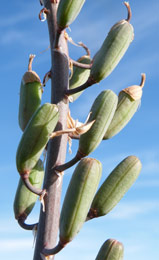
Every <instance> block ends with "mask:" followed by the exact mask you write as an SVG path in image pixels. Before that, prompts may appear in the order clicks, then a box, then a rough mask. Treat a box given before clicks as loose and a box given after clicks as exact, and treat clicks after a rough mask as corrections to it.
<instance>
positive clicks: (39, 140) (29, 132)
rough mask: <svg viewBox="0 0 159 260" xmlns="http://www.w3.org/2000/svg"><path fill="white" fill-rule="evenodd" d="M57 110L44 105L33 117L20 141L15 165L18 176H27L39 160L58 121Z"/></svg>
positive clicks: (49, 105)
mask: <svg viewBox="0 0 159 260" xmlns="http://www.w3.org/2000/svg"><path fill="white" fill-rule="evenodd" d="M58 115H59V113H58V108H57V106H56V105H54V104H49V103H45V104H44V105H42V106H41V107H40V108H39V109H38V110H37V111H36V112H35V113H34V115H33V117H32V118H31V120H30V121H29V123H28V125H27V127H26V128H25V131H24V133H23V135H22V138H21V140H20V143H19V146H18V149H17V154H16V165H17V170H18V172H19V173H20V175H25V174H29V172H30V171H31V170H32V168H33V167H34V166H35V165H36V163H37V161H38V160H39V158H40V156H41V153H42V151H43V150H44V148H45V146H46V144H47V142H48V140H49V137H50V135H51V133H52V132H53V130H54V128H55V126H56V124H57V121H58Z"/></svg>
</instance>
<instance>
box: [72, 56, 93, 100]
mask: <svg viewBox="0 0 159 260" xmlns="http://www.w3.org/2000/svg"><path fill="white" fill-rule="evenodd" d="M77 61H78V62H80V63H84V64H90V63H91V58H90V56H88V55H85V56H82V57H81V58H80V59H78V60H77ZM89 75H90V70H89V69H82V68H78V67H75V66H73V75H72V77H71V79H70V82H69V89H74V88H77V87H79V86H81V85H83V84H84V83H85V82H86V81H87V79H88V78H89ZM82 92H83V91H80V92H78V93H76V94H73V95H71V96H70V97H69V98H71V101H72V102H73V101H75V100H76V99H77V98H78V97H79V96H80V95H81V94H82Z"/></svg>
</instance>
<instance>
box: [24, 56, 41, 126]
mask: <svg viewBox="0 0 159 260" xmlns="http://www.w3.org/2000/svg"><path fill="white" fill-rule="evenodd" d="M33 58H34V55H30V57H29V66H28V71H27V72H26V73H25V74H24V75H23V78H22V81H21V87H20V102H19V126H20V128H21V129H22V131H24V129H25V127H26V125H27V123H28V121H29V120H30V118H31V117H32V115H33V114H34V112H35V111H36V110H37V109H38V108H39V107H40V104H41V97H42V86H41V81H40V78H39V76H38V75H37V73H36V72H35V71H32V61H33Z"/></svg>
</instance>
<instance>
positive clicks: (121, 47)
mask: <svg viewBox="0 0 159 260" xmlns="http://www.w3.org/2000/svg"><path fill="white" fill-rule="evenodd" d="M125 5H126V6H127V8H128V18H127V19H126V20H121V21H120V22H118V23H116V24H115V25H114V26H113V27H112V28H111V30H110V31H109V33H108V36H107V37H106V39H105V41H104V42H103V44H102V46H101V48H100V49H99V51H98V52H97V53H96V55H95V56H94V58H93V65H92V68H91V73H90V77H91V78H92V79H93V80H94V81H95V82H99V81H101V80H102V79H104V78H106V77H107V76H108V75H109V74H110V73H111V72H112V71H113V70H114V69H115V67H116V66H117V64H118V63H119V61H120V60H121V58H122V57H123V56H124V54H125V52H126V51H127V49H128V47H129V45H130V43H131V42H132V40H133V38H134V33H133V27H132V25H131V24H130V23H129V20H130V16H131V10H130V6H129V4H128V3H127V2H125Z"/></svg>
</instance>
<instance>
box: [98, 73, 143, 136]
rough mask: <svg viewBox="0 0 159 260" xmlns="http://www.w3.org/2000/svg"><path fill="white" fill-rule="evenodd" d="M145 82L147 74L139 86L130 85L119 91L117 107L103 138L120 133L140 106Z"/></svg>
mask: <svg viewBox="0 0 159 260" xmlns="http://www.w3.org/2000/svg"><path fill="white" fill-rule="evenodd" d="M144 82H145V74H142V79H141V84H140V85H139V86H137V85H134V86H131V87H128V88H126V89H123V90H122V91H121V92H120V93H119V98H118V105H117V109H116V111H115V114H114V117H113V119H112V121H111V123H110V125H109V127H108V129H107V131H106V133H105V135H104V137H103V139H109V138H111V137H113V136H115V135H116V134H118V133H119V132H120V131H121V130H122V129H123V128H124V127H125V126H126V125H127V123H128V122H129V121H130V120H131V118H132V117H133V115H134V114H135V112H136V111H137V109H138V107H139V106H140V103H141V97H142V87H143V86H144Z"/></svg>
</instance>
